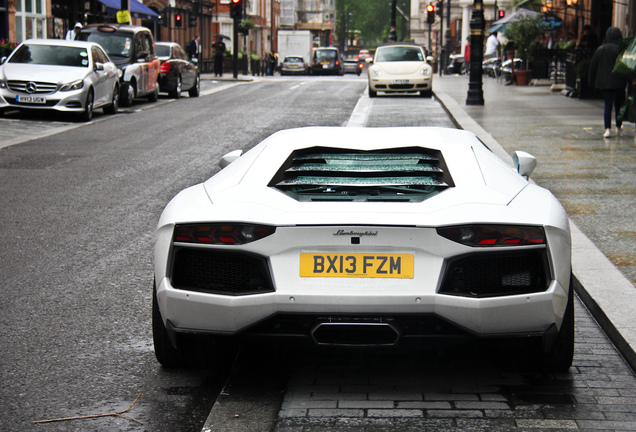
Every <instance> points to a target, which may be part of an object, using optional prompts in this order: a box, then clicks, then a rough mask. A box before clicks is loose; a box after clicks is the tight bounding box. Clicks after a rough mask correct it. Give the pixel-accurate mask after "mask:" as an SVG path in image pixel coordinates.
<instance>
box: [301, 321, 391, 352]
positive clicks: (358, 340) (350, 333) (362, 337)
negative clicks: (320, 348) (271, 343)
mask: <svg viewBox="0 0 636 432" xmlns="http://www.w3.org/2000/svg"><path fill="white" fill-rule="evenodd" d="M400 335H401V331H400V330H399V329H398V327H397V326H396V325H394V324H392V323H380V322H321V323H318V324H316V325H315V326H314V327H313V329H312V330H311V337H312V338H313V340H314V342H316V344H318V345H332V346H349V347H356V346H359V347H377V346H395V345H397V342H398V340H399V339H400Z"/></svg>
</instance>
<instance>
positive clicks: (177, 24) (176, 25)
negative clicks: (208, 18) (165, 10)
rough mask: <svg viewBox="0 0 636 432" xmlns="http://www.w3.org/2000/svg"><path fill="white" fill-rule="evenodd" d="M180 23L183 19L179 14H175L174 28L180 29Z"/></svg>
mask: <svg viewBox="0 0 636 432" xmlns="http://www.w3.org/2000/svg"><path fill="white" fill-rule="evenodd" d="M182 22H183V17H182V16H181V14H180V13H178V14H176V15H175V16H174V26H175V27H181V23H182Z"/></svg>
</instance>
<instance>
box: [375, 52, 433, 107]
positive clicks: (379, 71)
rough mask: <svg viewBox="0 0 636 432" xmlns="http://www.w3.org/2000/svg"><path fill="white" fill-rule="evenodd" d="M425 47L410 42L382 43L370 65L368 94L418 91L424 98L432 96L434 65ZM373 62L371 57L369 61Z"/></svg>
mask: <svg viewBox="0 0 636 432" xmlns="http://www.w3.org/2000/svg"><path fill="white" fill-rule="evenodd" d="M429 60H432V57H429V59H428V60H427V58H426V56H425V52H424V49H423V48H422V47H421V46H419V45H416V44H414V43H410V42H392V43H388V44H384V45H380V46H379V47H378V48H377V50H376V51H375V56H374V57H373V61H371V63H373V64H372V65H370V66H369V70H368V77H369V97H376V96H377V95H378V92H385V93H403V92H409V93H414V92H419V93H420V96H422V97H431V96H432V95H433V67H432V66H431V65H430V64H429V63H428V61H429ZM369 61H370V60H369Z"/></svg>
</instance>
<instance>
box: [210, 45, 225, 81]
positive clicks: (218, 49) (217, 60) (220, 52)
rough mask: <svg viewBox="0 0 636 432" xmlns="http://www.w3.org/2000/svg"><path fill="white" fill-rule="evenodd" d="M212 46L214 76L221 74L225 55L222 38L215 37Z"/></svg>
mask: <svg viewBox="0 0 636 432" xmlns="http://www.w3.org/2000/svg"><path fill="white" fill-rule="evenodd" d="M212 47H213V48H214V76H223V58H224V57H225V43H223V38H221V37H219V38H217V40H216V42H215V43H214V44H213V45H212Z"/></svg>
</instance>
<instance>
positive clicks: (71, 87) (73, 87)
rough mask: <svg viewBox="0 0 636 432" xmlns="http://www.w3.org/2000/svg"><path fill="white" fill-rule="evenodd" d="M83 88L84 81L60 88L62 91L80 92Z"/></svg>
mask: <svg viewBox="0 0 636 432" xmlns="http://www.w3.org/2000/svg"><path fill="white" fill-rule="evenodd" d="M82 87H84V80H77V81H73V82H72V83H69V84H64V85H63V86H62V87H61V88H60V91H72V90H79V89H81V88H82Z"/></svg>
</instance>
